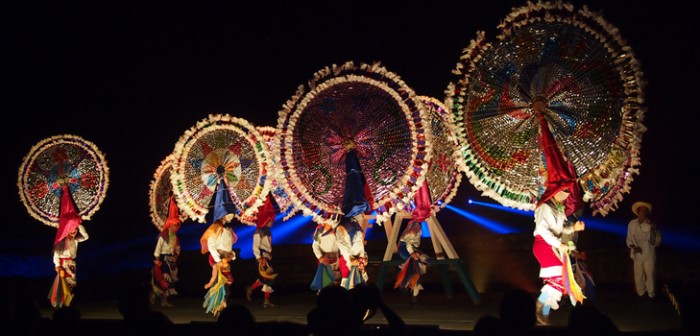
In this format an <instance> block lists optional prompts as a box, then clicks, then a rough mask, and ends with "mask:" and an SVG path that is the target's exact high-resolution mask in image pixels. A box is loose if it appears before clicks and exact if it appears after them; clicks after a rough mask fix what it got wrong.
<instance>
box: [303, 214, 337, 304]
mask: <svg viewBox="0 0 700 336" xmlns="http://www.w3.org/2000/svg"><path fill="white" fill-rule="evenodd" d="M313 239H314V242H313V243H312V244H311V248H312V249H313V251H314V255H315V256H316V259H318V269H317V270H316V275H315V276H314V279H313V280H312V281H311V286H310V288H311V290H315V291H317V292H318V291H320V290H321V288H323V287H326V286H328V285H331V284H338V282H339V280H340V270H339V268H338V266H339V265H338V264H339V262H338V260H339V258H338V241H337V239H336V236H335V230H334V229H333V225H331V224H319V225H318V226H316V231H314V235H313Z"/></svg>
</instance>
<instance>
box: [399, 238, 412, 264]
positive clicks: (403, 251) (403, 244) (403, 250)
mask: <svg viewBox="0 0 700 336" xmlns="http://www.w3.org/2000/svg"><path fill="white" fill-rule="evenodd" d="M399 257H401V259H403V260H406V259H408V258H409V257H411V254H410V253H408V249H407V248H406V242H400V243H399Z"/></svg>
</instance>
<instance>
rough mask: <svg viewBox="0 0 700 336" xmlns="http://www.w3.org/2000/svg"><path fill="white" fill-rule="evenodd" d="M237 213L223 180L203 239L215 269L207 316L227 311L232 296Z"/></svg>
mask: <svg viewBox="0 0 700 336" xmlns="http://www.w3.org/2000/svg"><path fill="white" fill-rule="evenodd" d="M235 212H236V208H235V205H234V204H233V202H231V196H230V194H229V192H228V188H227V186H226V183H225V182H224V181H223V179H220V182H219V185H218V187H217V191H216V197H215V198H214V213H213V216H212V220H213V221H214V222H213V223H212V224H211V225H209V227H208V228H207V230H206V231H204V234H202V238H201V239H200V241H199V242H200V245H201V247H202V254H206V253H207V252H208V253H209V265H210V266H211V267H212V280H210V281H209V283H207V284H206V285H204V289H208V291H207V293H206V295H205V296H204V304H203V307H204V308H205V309H206V312H207V313H212V314H213V315H214V316H218V315H219V313H220V312H221V310H222V309H224V308H226V300H227V298H228V296H229V295H230V289H229V288H230V286H231V284H233V275H232V274H231V268H230V265H229V263H230V262H231V261H233V260H236V255H235V253H234V252H233V244H235V243H236V242H237V241H238V236H237V235H236V233H235V232H234V231H233V229H232V228H231V220H232V219H233V214H234V213H235Z"/></svg>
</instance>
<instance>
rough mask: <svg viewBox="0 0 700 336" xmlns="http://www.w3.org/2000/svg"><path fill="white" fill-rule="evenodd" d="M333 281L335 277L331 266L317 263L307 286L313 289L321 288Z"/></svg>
mask: <svg viewBox="0 0 700 336" xmlns="http://www.w3.org/2000/svg"><path fill="white" fill-rule="evenodd" d="M333 281H335V277H334V276H333V270H331V267H330V266H328V265H324V264H318V269H317V270H316V275H315V276H314V279H313V280H312V281H311V285H310V286H309V288H311V290H315V291H317V290H321V288H323V287H326V286H328V285H331V284H332V283H333Z"/></svg>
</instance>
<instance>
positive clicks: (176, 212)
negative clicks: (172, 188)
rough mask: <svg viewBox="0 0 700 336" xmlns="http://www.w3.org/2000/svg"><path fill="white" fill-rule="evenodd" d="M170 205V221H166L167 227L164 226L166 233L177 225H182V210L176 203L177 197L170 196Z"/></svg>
mask: <svg viewBox="0 0 700 336" xmlns="http://www.w3.org/2000/svg"><path fill="white" fill-rule="evenodd" d="M169 203H170V204H169V205H168V219H166V220H165V225H163V230H161V231H166V230H167V229H168V228H169V227H171V226H173V225H177V224H182V221H181V220H180V209H178V207H177V202H176V201H175V195H172V196H170V202H169Z"/></svg>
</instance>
